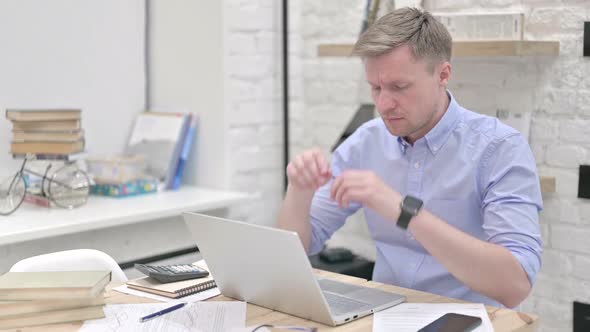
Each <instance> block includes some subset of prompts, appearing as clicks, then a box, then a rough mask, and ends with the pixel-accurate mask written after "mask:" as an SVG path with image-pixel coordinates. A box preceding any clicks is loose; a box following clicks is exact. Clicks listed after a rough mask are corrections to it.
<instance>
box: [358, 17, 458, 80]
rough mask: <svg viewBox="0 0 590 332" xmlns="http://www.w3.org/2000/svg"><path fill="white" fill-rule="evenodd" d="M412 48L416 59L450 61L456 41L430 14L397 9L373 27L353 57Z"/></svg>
mask: <svg viewBox="0 0 590 332" xmlns="http://www.w3.org/2000/svg"><path fill="white" fill-rule="evenodd" d="M405 44H407V45H409V46H410V49H411V50H412V53H413V55H414V57H415V58H416V59H420V60H421V59H425V60H429V62H430V64H431V65H432V69H433V68H434V63H435V62H440V61H450V60H451V50H452V47H453V40H452V38H451V35H450V34H449V31H448V30H447V29H446V28H445V26H444V25H442V23H440V22H439V21H437V20H436V19H435V18H434V17H433V16H432V15H431V14H430V13H428V12H426V11H421V10H419V9H416V8H408V7H405V8H400V9H396V10H394V11H392V12H390V13H388V14H386V15H384V16H383V17H381V18H380V19H379V20H377V22H375V23H374V24H372V25H371V26H370V27H369V28H368V29H367V30H366V31H365V32H364V33H363V34H362V35H361V36H360V37H359V39H358V41H357V42H356V44H355V45H354V48H353V51H352V54H353V55H357V56H361V57H363V58H365V57H371V56H379V55H382V54H385V53H388V52H389V51H391V50H393V49H395V48H397V47H399V46H402V45H405Z"/></svg>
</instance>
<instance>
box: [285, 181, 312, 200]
mask: <svg viewBox="0 0 590 332" xmlns="http://www.w3.org/2000/svg"><path fill="white" fill-rule="evenodd" d="M286 195H287V196H289V197H291V198H292V199H293V200H295V201H297V202H311V200H312V199H313V196H314V195H315V191H314V190H309V189H299V188H297V187H295V186H293V185H292V184H289V185H288V186H287V194H286Z"/></svg>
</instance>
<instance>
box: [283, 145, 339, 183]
mask: <svg viewBox="0 0 590 332" xmlns="http://www.w3.org/2000/svg"><path fill="white" fill-rule="evenodd" d="M287 177H288V178H289V184H290V185H291V186H292V187H293V188H294V189H296V190H298V191H301V192H309V193H314V192H315V191H316V190H318V188H320V187H321V186H323V185H325V184H326V183H328V181H330V179H331V178H332V171H331V169H330V164H329V163H328V160H327V159H326V157H324V155H323V154H322V153H321V152H320V150H319V149H313V150H308V151H305V152H303V153H302V154H300V155H298V156H297V157H295V158H294V159H293V160H292V161H291V162H290V163H289V165H288V166H287Z"/></svg>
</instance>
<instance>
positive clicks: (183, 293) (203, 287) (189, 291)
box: [178, 280, 217, 297]
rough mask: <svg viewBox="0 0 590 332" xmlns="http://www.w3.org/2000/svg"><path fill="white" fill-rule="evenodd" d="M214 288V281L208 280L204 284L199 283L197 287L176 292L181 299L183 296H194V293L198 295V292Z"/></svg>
mask: <svg viewBox="0 0 590 332" xmlns="http://www.w3.org/2000/svg"><path fill="white" fill-rule="evenodd" d="M216 286H217V285H216V284H215V280H209V281H207V282H204V283H201V284H198V285H194V286H191V287H186V288H183V289H181V290H179V291H178V294H179V295H180V297H183V296H187V295H191V294H195V293H200V292H203V291H206V290H208V289H211V288H215V287H216Z"/></svg>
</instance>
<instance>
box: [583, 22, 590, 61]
mask: <svg viewBox="0 0 590 332" xmlns="http://www.w3.org/2000/svg"><path fill="white" fill-rule="evenodd" d="M584 56H590V22H584Z"/></svg>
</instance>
